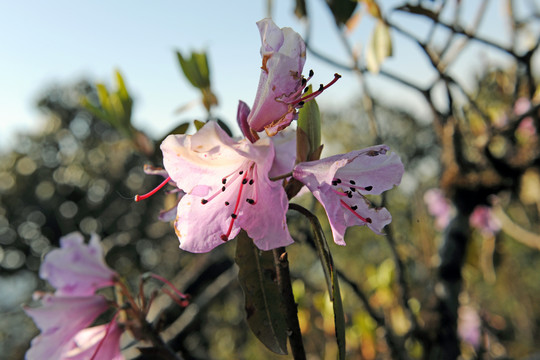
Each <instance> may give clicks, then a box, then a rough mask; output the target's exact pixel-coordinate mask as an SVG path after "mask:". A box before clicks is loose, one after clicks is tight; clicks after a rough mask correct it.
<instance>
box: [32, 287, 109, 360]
mask: <svg viewBox="0 0 540 360" xmlns="http://www.w3.org/2000/svg"><path fill="white" fill-rule="evenodd" d="M41 303H42V306H41V307H39V308H30V307H25V308H24V311H25V312H26V314H27V315H28V316H30V317H31V318H32V320H34V322H35V323H36V325H37V327H38V328H39V330H40V331H41V334H40V335H38V336H37V337H35V338H34V339H33V340H32V343H31V347H30V349H29V350H28V351H27V352H26V359H27V360H33V359H36V360H43V359H64V358H63V357H62V356H61V355H62V354H63V353H64V351H65V349H66V346H67V345H68V343H69V342H70V341H71V340H72V339H73V338H74V337H75V336H76V335H77V333H78V332H79V331H81V330H82V329H84V328H86V327H87V326H89V325H90V324H91V323H92V322H93V321H94V320H95V319H96V318H97V317H98V316H99V315H100V314H101V313H103V312H104V311H105V310H107V308H108V303H107V300H105V298H104V297H103V296H101V295H92V296H81V297H79V296H55V295H52V294H45V295H43V297H42V298H41Z"/></svg>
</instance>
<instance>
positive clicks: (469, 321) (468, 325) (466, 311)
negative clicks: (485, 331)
mask: <svg viewBox="0 0 540 360" xmlns="http://www.w3.org/2000/svg"><path fill="white" fill-rule="evenodd" d="M458 316H459V318H458V330H457V332H458V336H459V337H460V339H461V340H462V341H464V342H466V343H468V344H470V345H472V346H473V347H474V348H475V349H478V348H479V347H480V340H481V337H482V332H481V331H482V330H481V319H480V316H478V313H477V312H476V310H475V309H474V308H472V307H471V306H467V305H462V306H460V307H459V309H458Z"/></svg>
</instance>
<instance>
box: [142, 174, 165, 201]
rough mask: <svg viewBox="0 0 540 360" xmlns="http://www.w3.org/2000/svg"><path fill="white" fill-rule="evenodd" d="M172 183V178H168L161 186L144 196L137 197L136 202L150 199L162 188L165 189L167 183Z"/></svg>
mask: <svg viewBox="0 0 540 360" xmlns="http://www.w3.org/2000/svg"><path fill="white" fill-rule="evenodd" d="M169 181H171V177H170V176H169V177H167V178H166V179H165V180H163V182H162V183H161V184H159V185H158V186H157V187H156V188H155V189H154V190H152V191H150V192H148V193H146V194H144V195H135V201H141V200H144V199H148V198H149V197H150V196H152V195H154V194H155V193H157V192H158V191H159V190H160V189H161V188H162V187H164V186H165V185H167V183H168V182H169Z"/></svg>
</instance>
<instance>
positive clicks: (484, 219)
mask: <svg viewBox="0 0 540 360" xmlns="http://www.w3.org/2000/svg"><path fill="white" fill-rule="evenodd" d="M469 222H470V224H471V226H472V227H474V228H476V229H478V230H480V231H481V232H482V234H484V235H494V234H496V233H498V232H499V230H501V223H500V221H499V220H498V219H497V218H496V217H495V216H494V215H493V211H492V210H491V208H490V207H489V206H485V205H478V206H477V207H475V208H474V210H473V212H472V214H471V216H470V217H469Z"/></svg>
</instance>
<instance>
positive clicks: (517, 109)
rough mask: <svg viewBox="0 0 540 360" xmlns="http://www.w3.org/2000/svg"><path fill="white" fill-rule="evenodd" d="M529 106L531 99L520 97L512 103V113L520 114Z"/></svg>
mask: <svg viewBox="0 0 540 360" xmlns="http://www.w3.org/2000/svg"><path fill="white" fill-rule="evenodd" d="M530 108H531V101H530V100H529V99H527V98H526V97H520V98H518V99H517V100H516V102H515V103H514V114H516V115H518V116H519V115H522V114H525V113H526V112H527V111H529V109H530Z"/></svg>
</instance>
